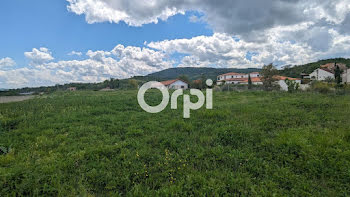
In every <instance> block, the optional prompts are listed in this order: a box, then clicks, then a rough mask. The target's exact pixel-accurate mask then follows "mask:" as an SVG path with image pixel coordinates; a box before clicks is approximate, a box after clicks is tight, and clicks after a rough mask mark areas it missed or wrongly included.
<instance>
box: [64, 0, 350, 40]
mask: <svg viewBox="0 0 350 197" xmlns="http://www.w3.org/2000/svg"><path fill="white" fill-rule="evenodd" d="M67 1H68V2H69V5H68V10H70V11H71V12H74V13H76V14H79V15H81V14H85V17H86V21H87V22H88V23H96V22H105V21H108V22H114V23H119V22H121V21H123V22H125V23H127V24H129V25H131V26H141V25H143V24H149V23H157V22H158V21H159V20H166V19H168V18H169V17H171V16H174V15H176V14H183V13H184V12H186V11H193V10H195V11H198V12H201V13H204V17H203V18H204V19H205V20H206V21H207V22H208V23H209V24H210V25H211V26H212V27H213V28H214V29H215V31H216V32H221V33H229V34H234V35H236V34H239V35H244V34H250V33H251V32H252V31H264V30H266V29H269V28H273V27H276V26H288V25H294V24H298V23H301V22H307V21H326V22H327V23H331V24H341V23H342V22H343V21H344V19H345V18H346V17H347V15H348V14H349V12H350V6H349V5H350V1H349V0H310V1H301V0H290V1H287V0H264V1H261V0H235V1H232V0H219V1H212V0H173V1H164V0H152V1H145V0H142V1H139V0H114V1H109V0H67ZM191 19H192V20H193V19H195V18H194V17H191Z"/></svg>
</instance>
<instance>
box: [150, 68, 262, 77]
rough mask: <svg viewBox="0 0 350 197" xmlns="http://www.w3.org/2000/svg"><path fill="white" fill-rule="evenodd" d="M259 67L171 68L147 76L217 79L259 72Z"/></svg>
mask: <svg viewBox="0 0 350 197" xmlns="http://www.w3.org/2000/svg"><path fill="white" fill-rule="evenodd" d="M258 71H260V69H258V68H247V69H237V68H191V67H186V68H170V69H166V70H163V71H160V72H156V73H152V74H150V75H148V76H147V77H152V78H156V79H160V80H169V79H175V78H177V77H179V76H180V75H187V76H188V77H189V79H191V80H195V79H200V78H201V77H202V76H205V77H206V78H210V79H213V80H215V79H216V77H217V76H218V75H221V74H224V73H228V72H237V73H250V72H258Z"/></svg>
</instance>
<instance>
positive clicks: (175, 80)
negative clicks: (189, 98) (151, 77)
mask: <svg viewBox="0 0 350 197" xmlns="http://www.w3.org/2000/svg"><path fill="white" fill-rule="evenodd" d="M177 81H182V80H181V79H173V80H168V81H162V82H160V83H161V84H163V85H165V86H169V85H171V84H173V83H175V82H177ZM182 82H184V81H182ZM184 83H186V82H184ZM186 84H187V83H186Z"/></svg>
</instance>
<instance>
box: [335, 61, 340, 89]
mask: <svg viewBox="0 0 350 197" xmlns="http://www.w3.org/2000/svg"><path fill="white" fill-rule="evenodd" d="M335 65H336V66H335V70H334V78H335V81H336V82H337V84H338V85H340V83H341V81H342V79H341V70H340V68H339V66H338V65H337V63H335Z"/></svg>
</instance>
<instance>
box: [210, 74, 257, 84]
mask: <svg viewBox="0 0 350 197" xmlns="http://www.w3.org/2000/svg"><path fill="white" fill-rule="evenodd" d="M249 75H250V77H251V79H252V83H253V84H255V85H259V84H262V82H261V79H260V73H258V72H253V73H250V74H246V73H233V72H231V73H226V74H223V75H219V76H218V77H217V84H218V85H221V84H223V83H226V84H248V77H249Z"/></svg>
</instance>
